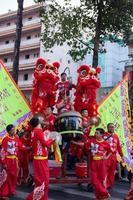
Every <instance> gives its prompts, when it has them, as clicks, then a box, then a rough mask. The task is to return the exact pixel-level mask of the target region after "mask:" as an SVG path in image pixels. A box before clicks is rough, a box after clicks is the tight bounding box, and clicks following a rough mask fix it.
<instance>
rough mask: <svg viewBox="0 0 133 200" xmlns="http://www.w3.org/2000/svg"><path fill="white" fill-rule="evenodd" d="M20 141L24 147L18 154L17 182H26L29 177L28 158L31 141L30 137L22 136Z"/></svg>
mask: <svg viewBox="0 0 133 200" xmlns="http://www.w3.org/2000/svg"><path fill="white" fill-rule="evenodd" d="M20 141H21V142H22V144H23V146H24V147H25V150H23V151H20V153H19V173H18V181H21V180H22V181H24V182H26V181H27V178H28V176H29V166H28V165H29V156H30V152H29V149H30V145H31V140H30V137H28V138H27V137H25V136H22V137H21V138H20Z"/></svg>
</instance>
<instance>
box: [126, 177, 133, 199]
mask: <svg viewBox="0 0 133 200" xmlns="http://www.w3.org/2000/svg"><path fill="white" fill-rule="evenodd" d="M125 200H133V177H132V180H131V187H130V190H129V193H128V195H127V197H126V198H125Z"/></svg>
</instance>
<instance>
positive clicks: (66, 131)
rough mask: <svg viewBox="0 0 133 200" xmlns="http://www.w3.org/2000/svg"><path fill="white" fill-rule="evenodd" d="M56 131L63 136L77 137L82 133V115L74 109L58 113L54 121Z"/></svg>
mask: <svg viewBox="0 0 133 200" xmlns="http://www.w3.org/2000/svg"><path fill="white" fill-rule="evenodd" d="M55 127H56V131H58V132H59V133H60V134H61V135H62V137H63V138H72V137H77V136H79V135H82V134H83V127H82V116H81V114H80V113H78V112H76V111H69V112H65V113H62V114H60V115H59V116H58V117H57V119H56V121H55Z"/></svg>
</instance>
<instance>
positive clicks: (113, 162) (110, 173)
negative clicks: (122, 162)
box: [104, 132, 123, 188]
mask: <svg viewBox="0 0 133 200" xmlns="http://www.w3.org/2000/svg"><path fill="white" fill-rule="evenodd" d="M104 140H105V141H107V142H108V143H109V145H110V147H111V151H112V155H111V156H110V157H109V159H108V162H107V188H109V187H112V185H113V184H114V178H115V170H116V166H117V159H116V154H117V153H119V154H120V156H121V157H123V153H122V149H121V145H120V141H119V138H118V136H117V134H115V133H114V134H110V133H107V132H106V133H105V134H104Z"/></svg>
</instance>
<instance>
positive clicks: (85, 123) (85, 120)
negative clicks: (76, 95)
mask: <svg viewBox="0 0 133 200" xmlns="http://www.w3.org/2000/svg"><path fill="white" fill-rule="evenodd" d="M89 119H90V117H83V118H82V124H83V132H84V134H86V135H88V134H89V130H90V127H89V126H88V122H89Z"/></svg>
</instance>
